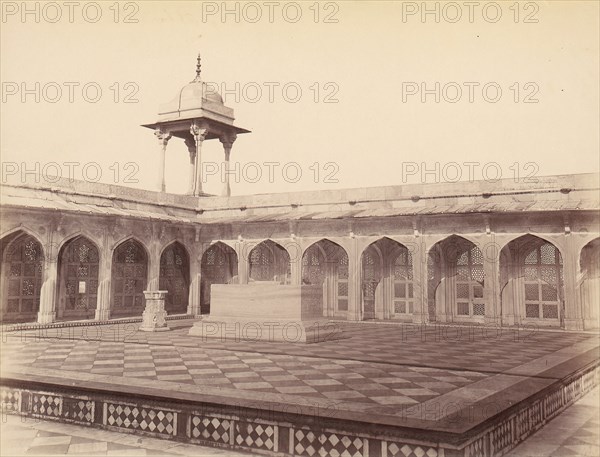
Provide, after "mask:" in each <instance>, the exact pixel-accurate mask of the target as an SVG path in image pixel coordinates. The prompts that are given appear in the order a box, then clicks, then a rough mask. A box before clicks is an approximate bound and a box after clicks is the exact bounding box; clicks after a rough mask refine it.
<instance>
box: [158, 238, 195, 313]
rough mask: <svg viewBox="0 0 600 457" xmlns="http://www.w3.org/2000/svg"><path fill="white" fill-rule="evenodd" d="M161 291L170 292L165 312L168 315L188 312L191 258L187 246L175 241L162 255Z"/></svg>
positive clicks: (166, 298) (166, 300)
mask: <svg viewBox="0 0 600 457" xmlns="http://www.w3.org/2000/svg"><path fill="white" fill-rule="evenodd" d="M158 283H159V286H158V288H159V289H160V290H166V291H168V293H167V296H166V297H165V310H166V311H167V313H168V314H184V313H185V312H186V311H187V306H188V300H189V290H190V256H189V253H188V251H187V249H186V248H185V246H184V245H183V244H182V243H181V242H179V241H177V240H175V241H172V242H171V243H169V244H168V245H167V246H165V248H164V249H163V250H162V252H161V254H160V273H159V280H158Z"/></svg>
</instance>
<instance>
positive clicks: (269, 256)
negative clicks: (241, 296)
mask: <svg viewBox="0 0 600 457" xmlns="http://www.w3.org/2000/svg"><path fill="white" fill-rule="evenodd" d="M248 260H249V266H250V272H249V274H248V279H249V281H250V282H252V281H274V282H278V283H280V284H289V283H290V279H291V267H290V255H289V253H288V252H287V251H286V250H285V248H284V247H283V246H281V245H279V244H277V243H275V242H274V241H271V240H265V241H263V242H262V243H259V244H258V245H256V246H255V247H254V249H252V250H251V251H250V254H249V256H248Z"/></svg>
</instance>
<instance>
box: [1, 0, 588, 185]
mask: <svg viewBox="0 0 600 457" xmlns="http://www.w3.org/2000/svg"><path fill="white" fill-rule="evenodd" d="M90 3H91V2H77V6H76V7H75V8H74V11H73V17H72V23H71V22H70V18H69V9H68V7H67V6H64V3H63V2H57V3H55V5H59V7H60V8H61V11H57V10H56V7H55V6H51V7H49V6H46V5H45V4H44V3H43V2H41V3H39V2H30V3H28V5H29V8H31V10H32V11H35V8H36V6H35V5H36V4H38V5H39V6H38V7H37V8H39V17H38V18H36V13H31V14H27V15H25V17H22V15H21V13H22V11H20V9H21V5H22V4H21V2H2V12H3V18H2V23H1V24H0V26H1V27H2V30H1V36H0V39H1V48H0V50H1V70H0V73H1V79H2V84H3V86H2V97H3V100H2V111H1V143H0V144H1V152H2V162H4V163H5V164H6V163H7V162H17V163H18V164H19V166H20V164H21V162H25V163H26V164H27V166H28V167H29V168H31V169H33V168H34V166H35V165H34V164H35V162H39V163H40V171H42V169H45V170H46V171H50V170H52V168H51V167H49V166H48V165H47V164H48V163H50V162H56V163H58V164H61V168H62V170H63V173H66V172H67V171H68V167H67V166H64V165H62V164H64V163H65V162H79V163H81V166H78V167H76V168H75V172H74V176H75V178H76V179H82V177H83V176H82V167H83V165H85V164H86V163H88V162H96V163H98V164H99V166H100V169H101V170H102V177H101V179H100V180H101V181H102V182H111V181H113V180H114V179H115V174H114V172H115V167H114V165H113V164H114V163H115V162H116V163H118V168H120V170H121V173H120V175H119V176H118V181H119V182H120V183H121V184H123V183H124V178H125V175H126V174H127V172H131V171H134V172H135V173H134V176H133V178H134V180H137V181H138V182H137V183H130V184H126V185H130V186H134V187H142V188H147V189H154V187H155V181H156V173H157V163H158V145H157V142H156V140H155V137H154V135H153V132H152V131H151V130H148V129H145V128H143V127H140V124H145V123H151V122H154V121H155V120H156V117H157V110H158V105H159V104H161V103H164V102H168V101H170V100H171V99H172V98H174V96H175V95H176V94H177V93H178V91H179V89H180V88H181V87H182V86H183V85H185V84H187V83H188V82H189V81H191V80H192V79H193V78H194V76H195V64H196V55H197V53H198V52H201V54H202V77H203V79H204V80H205V81H210V82H215V83H218V84H224V85H225V87H226V88H229V90H230V91H231V92H232V93H230V94H225V100H226V104H227V105H228V106H230V107H231V108H233V109H234V110H235V117H236V121H235V122H236V124H237V125H238V126H241V127H244V128H247V129H249V130H252V133H250V134H246V135H240V136H239V137H238V140H237V141H236V143H235V144H234V146H233V151H232V161H234V162H239V167H240V171H243V172H244V175H245V176H246V177H247V178H248V179H245V180H244V175H242V182H239V183H236V182H233V181H232V184H231V186H232V193H233V195H239V194H252V193H265V192H287V191H301V190H315V189H334V188H347V187H363V186H378V185H395V184H402V183H403V180H404V181H406V182H411V183H414V182H419V181H421V180H422V176H421V175H420V173H416V174H414V175H412V176H409V177H407V178H406V177H405V178H403V176H402V168H403V163H404V164H405V165H404V167H406V166H407V165H406V164H407V163H409V162H416V163H417V164H418V166H419V167H421V164H422V163H424V165H425V166H426V167H428V168H429V169H430V170H435V166H436V165H435V164H436V162H437V163H439V164H440V165H439V167H440V168H439V173H438V175H437V178H439V179H441V180H444V179H447V180H453V179H455V176H456V168H455V167H453V166H451V165H447V164H448V163H451V162H456V163H458V164H460V169H459V170H460V171H461V173H462V174H461V177H462V179H463V180H466V179H469V177H470V176H469V168H468V167H467V166H464V165H462V164H463V163H464V162H478V163H479V164H480V165H474V168H471V170H473V177H474V178H475V179H482V178H483V177H484V176H483V175H482V167H483V165H484V164H486V163H489V162H495V163H497V164H498V166H496V165H494V166H493V167H492V168H491V169H488V171H489V174H488V177H491V178H493V177H494V176H495V175H496V173H497V171H498V170H499V171H500V173H501V175H502V177H505V178H512V177H514V174H515V172H516V170H517V169H519V170H520V176H521V177H523V176H525V175H527V174H529V173H535V174H537V175H539V176H542V175H552V174H567V173H584V172H591V171H598V167H599V163H598V162H599V159H598V152H599V150H600V147H599V127H598V126H599V124H600V119H599V104H598V100H599V94H598V90H599V74H598V71H599V70H598V69H599V66H600V64H599V58H598V56H599V49H598V47H599V42H600V38H599V3H598V2H596V1H568V2H561V1H549V2H548V1H539V2H519V3H517V4H516V5H517V7H515V2H514V1H508V2H503V1H501V2H498V4H499V5H500V10H499V11H498V9H497V8H496V7H495V6H494V5H491V6H490V5H489V4H490V3H491V2H479V6H477V7H475V9H474V11H471V13H472V21H471V18H470V17H469V13H470V11H469V7H468V6H467V5H465V3H464V2H456V3H454V4H452V5H451V6H448V3H447V2H428V3H427V5H428V8H431V10H435V8H438V9H439V22H436V17H435V14H433V13H432V14H428V15H426V16H425V17H424V18H423V17H422V16H421V11H414V8H419V9H420V8H421V4H422V2H420V1H419V2H373V1H370V2H328V3H327V2H325V3H321V4H318V8H317V7H315V3H314V2H298V3H293V2H274V6H273V20H272V22H271V21H270V18H269V5H268V2H267V3H265V2H256V3H254V4H252V5H250V6H248V5H246V4H245V3H243V2H230V3H228V7H229V8H230V9H231V10H232V11H235V9H236V8H238V11H239V16H238V17H237V18H236V16H235V14H233V13H232V14H229V15H227V16H225V18H222V17H221V14H220V13H221V11H220V9H221V6H222V2H202V3H201V2H196V3H194V2H191V1H190V2H173V1H169V2H159V1H152V2H150V1H141V2H122V3H121V5H120V6H121V7H120V9H119V17H118V18H117V19H118V21H117V22H116V23H115V9H114V7H111V5H113V4H114V2H113V1H109V2H99V5H100V11H101V13H102V17H101V18H100V19H99V20H98V21H97V22H95V23H93V22H92V21H93V20H94V18H95V16H96V14H97V13H98V11H96V9H95V7H94V6H93V5H92V6H89V4H90ZM236 5H237V6H236ZM454 5H458V8H459V9H460V10H457V9H456V7H455V6H454ZM203 8H204V13H205V14H207V13H211V12H215V14H212V15H207V16H205V17H204V18H203ZM453 8H454V9H453ZM84 9H85V15H84V13H83V11H84ZM284 11H285V13H284ZM484 11H485V12H484ZM316 12H318V13H319V15H318V18H315V13H316ZM403 12H404V13H405V17H404V18H403ZM411 12H414V13H415V14H412V15H408V13H411ZM498 12H500V13H501V14H502V16H501V17H500V18H499V19H498V20H497V22H493V21H494V18H495V16H496V14H497V13H498ZM13 13H14V14H13ZM58 13H61V16H60V18H58V19H57V14H58ZM258 13H261V17H260V18H258V17H257V14H258ZM298 13H300V14H301V17H300V18H299V19H298V21H297V22H295V23H294V22H292V21H293V20H294V19H295V16H296V15H297V14H298ZM458 13H461V17H460V19H456V17H457V14H458ZM516 13H518V17H516ZM128 15H129V19H130V20H132V19H133V20H137V23H125V22H124V20H125V17H126V16H128ZM326 17H328V19H329V21H331V20H336V21H337V22H326ZM36 19H39V23H37V22H36ZM236 19H238V21H239V22H236ZM315 19H317V21H316V22H315ZM515 20H516V21H515ZM50 21H55V22H54V23H51V22H50ZM251 21H255V22H251ZM451 21H454V22H451ZM535 21H537V22H535ZM36 83H39V84H40V86H39V91H38V94H37V95H39V96H40V100H39V102H36V100H35V96H36V93H35V92H36ZM65 83H66V85H65ZM70 83H71V85H72V87H73V88H74V92H73V101H72V102H70V101H69V90H68V84H70ZM75 83H77V84H78V85H77V86H75ZM87 83H91V84H88V89H89V91H88V93H87V95H88V96H89V97H91V98H93V97H95V93H94V87H100V88H101V89H102V94H101V96H100V97H99V101H98V102H96V103H92V102H90V101H86V100H85V98H84V94H82V87H83V86H84V85H85V84H87ZM128 83H133V84H129V85H128ZM236 83H239V86H238V87H239V90H237V93H238V94H239V99H238V100H236V99H235V94H234V93H235V92H236ZM422 83H423V84H424V85H425V88H427V89H429V90H431V91H432V93H431V94H429V95H427V96H426V98H425V102H423V101H422V100H421V94H420V92H419V93H417V94H414V95H410V94H409V93H408V91H409V90H413V91H414V90H418V91H420V90H421V88H422ZM436 83H439V88H440V89H439V92H438V93H439V95H440V101H439V103H436V102H435V96H436V94H435V91H436V89H435V88H436ZM465 83H466V84H465ZM268 84H272V85H274V92H273V96H274V99H273V100H272V101H270V100H269V91H268ZM276 84H277V85H276ZM286 84H287V85H288V86H287V87H288V92H287V93H284V92H283V90H282V88H283V86H284V85H286ZM486 84H488V86H487V87H488V91H487V92H486V94H484V93H483V91H482V88H483V86H484V85H486ZM56 86H60V87H62V94H60V95H57V93H56V91H55V88H56ZM257 86H258V87H261V88H262V95H260V96H257V93H256V91H255V88H256V87H257ZM43 87H46V89H45V93H44V89H43ZM90 87H91V88H90ZM297 87H300V89H301V90H302V94H301V95H300V96H299V100H298V101H297V102H295V103H293V102H292V101H291V100H290V98H293V97H295V96H296V93H295V88H297ZM456 87H460V88H462V95H461V96H460V97H458V95H457V92H456ZM469 87H472V90H473V101H472V102H469ZM497 87H500V89H501V90H502V93H501V95H500V96H499V100H498V101H497V102H496V103H492V102H491V101H490V100H491V99H492V98H494V97H496V96H497V95H496V88H497ZM23 88H27V89H30V90H31V93H30V94H27V95H26V96H25V100H22V95H23V94H22V93H21V91H22V89H23ZM111 88H112V89H111ZM117 88H119V91H118V94H116V89H117ZM317 88H318V92H317ZM15 91H16V93H14V92H15ZM134 91H135V94H133V95H132V99H133V100H134V101H136V102H135V103H124V102H123V99H124V98H125V97H126V96H127V95H128V94H129V95H131V93H132V92H134ZM115 96H117V101H115V100H114V97H115ZM286 96H287V100H286ZM315 96H316V97H317V100H315V99H314V98H315ZM327 96H330V98H331V99H332V100H334V101H335V100H337V102H336V103H325V98H326V97H327ZM485 97H487V100H486V98H485ZM515 97H518V99H517V100H515ZM53 98H56V99H57V100H56V102H55V103H52V102H51V101H52V99H53ZM253 98H256V101H255V102H253V100H252V99H253ZM453 98H456V99H457V101H456V103H451V102H450V101H449V99H453ZM526 98H529V99H533V100H537V101H538V102H537V103H525V99H526ZM203 159H204V160H205V161H208V162H219V161H220V160H222V149H221V144H220V143H219V142H218V141H215V140H213V141H209V142H205V144H204V148H203ZM127 162H133V163H135V164H136V167H139V169H137V171H136V170H135V169H134V168H128V169H125V164H126V163H127ZM250 162H255V163H256V164H260V165H261V169H262V172H263V175H262V177H261V178H260V179H258V182H254V183H253V182H249V181H251V180H254V178H255V173H256V166H254V165H249V163H250ZM265 162H278V163H279V164H280V165H279V166H276V167H275V168H274V171H275V174H274V182H272V183H270V182H269V179H268V167H266V166H264V165H263V164H264V163H265ZM288 162H295V163H297V164H298V165H290V166H288V172H289V175H288V178H289V179H285V178H284V176H283V174H282V167H283V166H284V165H285V164H286V163H288ZM515 162H516V163H517V165H515ZM315 163H317V164H318V166H317V167H315V166H314V164H315ZM527 163H533V164H534V165H526V164H527ZM187 164H188V157H187V149H186V148H185V146H184V144H183V142H182V141H181V140H178V139H172V140H171V142H170V143H169V146H168V149H167V172H166V173H167V178H166V179H167V190H168V191H169V192H174V193H183V192H185V190H186V187H187V178H188V168H187V167H188V165H187ZM326 164H329V165H326ZM331 164H334V165H331ZM5 166H6V165H5ZM409 166H410V165H409ZM44 167H46V168H44ZM94 167H95V166H94ZM94 167H92V168H91V171H94V169H95V168H94ZM289 167H291V168H289ZM298 167H299V169H300V170H301V172H302V177H301V179H300V180H299V181H298V182H291V181H292V180H293V178H294V175H295V170H296V169H298ZM444 167H447V168H444ZM498 167H499V168H498ZM316 168H319V169H320V173H319V175H318V176H315V169H316ZM411 170H413V168H411ZM444 170H446V173H445V174H444V173H443V171H444ZM332 172H333V176H332V177H333V181H337V182H327V180H326V179H325V178H326V177H327V176H328V175H330V174H331V173H332ZM93 175H94V173H91V176H89V178H90V179H94V176H93ZM315 178H316V179H315ZM426 178H427V180H428V182H432V181H433V180H435V179H436V176H435V173H434V174H430V175H428V176H427V177H426ZM315 180H316V181H317V182H315ZM221 187H222V185H221V182H220V178H219V177H217V176H210V177H208V178H207V182H206V183H205V185H204V189H205V191H207V192H210V193H219V192H220V190H221Z"/></svg>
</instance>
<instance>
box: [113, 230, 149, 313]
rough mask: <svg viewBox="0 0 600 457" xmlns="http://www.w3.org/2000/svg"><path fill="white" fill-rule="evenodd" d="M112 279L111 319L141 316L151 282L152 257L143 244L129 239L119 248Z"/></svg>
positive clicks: (115, 257) (114, 258) (115, 252)
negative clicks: (150, 261)
mask: <svg viewBox="0 0 600 457" xmlns="http://www.w3.org/2000/svg"><path fill="white" fill-rule="evenodd" d="M111 278H112V279H111V282H112V300H111V313H110V314H111V317H131V316H141V315H142V313H143V312H144V308H145V303H146V302H145V298H144V290H146V284H147V281H148V254H147V253H146V249H144V247H143V246H142V244H141V243H139V242H138V241H136V240H134V239H129V240H127V241H124V242H123V243H121V244H120V245H119V246H118V247H117V248H116V249H115V251H114V253H113V260H112V272H111Z"/></svg>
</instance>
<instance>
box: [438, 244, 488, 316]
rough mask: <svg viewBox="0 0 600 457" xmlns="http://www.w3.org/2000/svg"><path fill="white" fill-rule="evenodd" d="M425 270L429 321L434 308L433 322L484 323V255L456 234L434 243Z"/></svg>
mask: <svg viewBox="0 0 600 457" xmlns="http://www.w3.org/2000/svg"><path fill="white" fill-rule="evenodd" d="M427 269H428V272H427V279H428V285H427V287H428V295H429V302H430V311H429V313H430V319H431V317H432V316H431V313H432V309H435V320H446V321H456V322H461V321H462V322H472V321H475V322H483V321H484V318H485V301H484V287H485V272H484V266H483V254H482V252H481V250H480V249H479V248H478V247H477V246H476V245H475V244H474V243H473V242H471V241H469V240H467V239H465V238H462V237H460V236H457V235H452V236H450V237H449V238H446V239H444V240H441V241H439V242H437V243H436V244H435V245H433V247H432V248H431V249H430V251H429V256H428V261H427ZM431 320H433V319H431Z"/></svg>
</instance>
